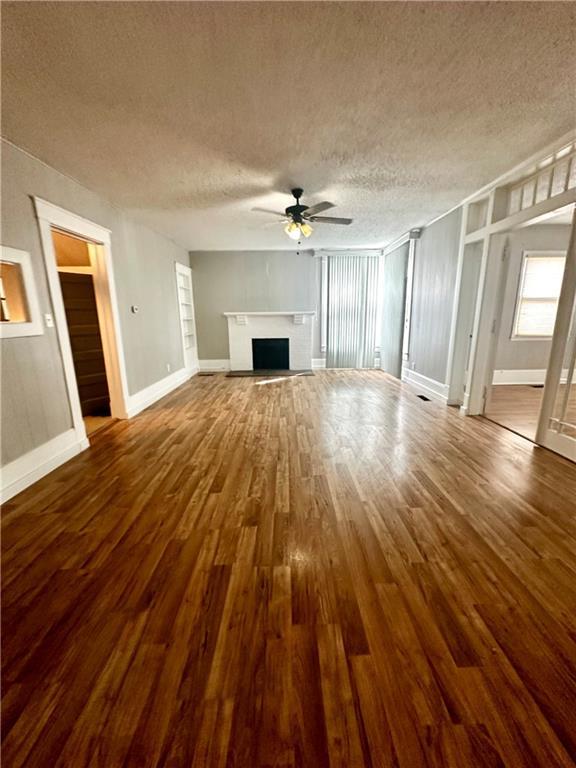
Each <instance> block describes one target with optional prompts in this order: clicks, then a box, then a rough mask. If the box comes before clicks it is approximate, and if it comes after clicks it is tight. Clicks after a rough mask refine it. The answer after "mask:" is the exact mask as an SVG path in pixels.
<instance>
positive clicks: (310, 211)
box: [302, 200, 336, 218]
mask: <svg viewBox="0 0 576 768" xmlns="http://www.w3.org/2000/svg"><path fill="white" fill-rule="evenodd" d="M335 207H336V206H335V205H334V203H329V202H328V201H327V200H325V201H324V202H323V203H316V205H311V206H310V208H306V210H305V211H304V213H303V214H302V215H303V216H304V217H305V218H308V217H309V216H316V214H317V213H322V211H327V210H329V209H330V208H335Z"/></svg>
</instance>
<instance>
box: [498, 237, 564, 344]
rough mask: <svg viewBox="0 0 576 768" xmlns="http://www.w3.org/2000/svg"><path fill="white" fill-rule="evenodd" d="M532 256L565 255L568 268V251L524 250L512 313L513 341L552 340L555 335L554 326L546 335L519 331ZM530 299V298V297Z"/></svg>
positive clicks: (556, 256)
mask: <svg viewBox="0 0 576 768" xmlns="http://www.w3.org/2000/svg"><path fill="white" fill-rule="evenodd" d="M530 257H534V258H543V257H550V258H558V257H563V258H564V268H566V251H550V250H526V251H522V264H521V268H520V277H519V281H518V285H517V287H516V303H515V306H514V314H513V315H512V330H511V334H510V340H511V341H550V340H551V339H552V337H553V336H554V328H552V332H551V333H550V334H547V335H545V336H542V335H540V336H536V335H527V334H519V333H517V329H518V321H519V316H520V308H521V305H522V301H523V295H522V294H523V290H524V281H525V276H526V266H527V263H528V259H529V258H530ZM559 298H560V293H559V294H558V300H559ZM547 300H550V297H549V298H545V297H544V298H542V299H534V300H533V301H535V302H536V301H547ZM528 301H529V299H528Z"/></svg>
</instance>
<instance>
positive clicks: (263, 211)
mask: <svg viewBox="0 0 576 768" xmlns="http://www.w3.org/2000/svg"><path fill="white" fill-rule="evenodd" d="M252 210H253V211H258V212H259V213H271V214H272V215H273V216H282V218H284V219H285V218H286V214H285V213H284V211H271V210H270V208H252Z"/></svg>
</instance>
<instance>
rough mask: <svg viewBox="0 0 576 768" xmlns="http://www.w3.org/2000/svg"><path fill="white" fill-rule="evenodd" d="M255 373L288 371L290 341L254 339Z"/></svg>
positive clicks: (253, 360)
mask: <svg viewBox="0 0 576 768" xmlns="http://www.w3.org/2000/svg"><path fill="white" fill-rule="evenodd" d="M252 365H253V366H254V370H255V371H287V370H289V368H290V353H289V346H288V339H252Z"/></svg>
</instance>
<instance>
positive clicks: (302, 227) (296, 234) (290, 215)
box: [252, 188, 352, 240]
mask: <svg viewBox="0 0 576 768" xmlns="http://www.w3.org/2000/svg"><path fill="white" fill-rule="evenodd" d="M291 191H292V194H293V196H294V198H295V199H296V205H289V206H288V208H286V210H285V211H284V213H279V212H278V211H270V210H269V209H268V208H252V210H253V211H259V212H261V213H271V214H273V215H274V216H280V217H281V219H280V221H281V222H284V223H285V224H286V226H285V227H284V232H286V234H287V235H288V237H291V238H292V240H299V239H300V237H301V236H302V235H304V237H310V235H311V234H312V232H313V228H312V227H311V226H310V222H313V223H314V224H343V225H345V226H347V225H348V224H352V219H341V218H337V217H335V216H318V214H319V213H322V211H327V210H329V209H330V208H334V207H335V206H334V203H329V202H327V201H326V200H325V201H324V202H323V203H316V205H311V206H308V205H302V204H301V203H300V198H301V197H302V195H303V193H304V190H302V189H300V188H296V189H293V190H291Z"/></svg>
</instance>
